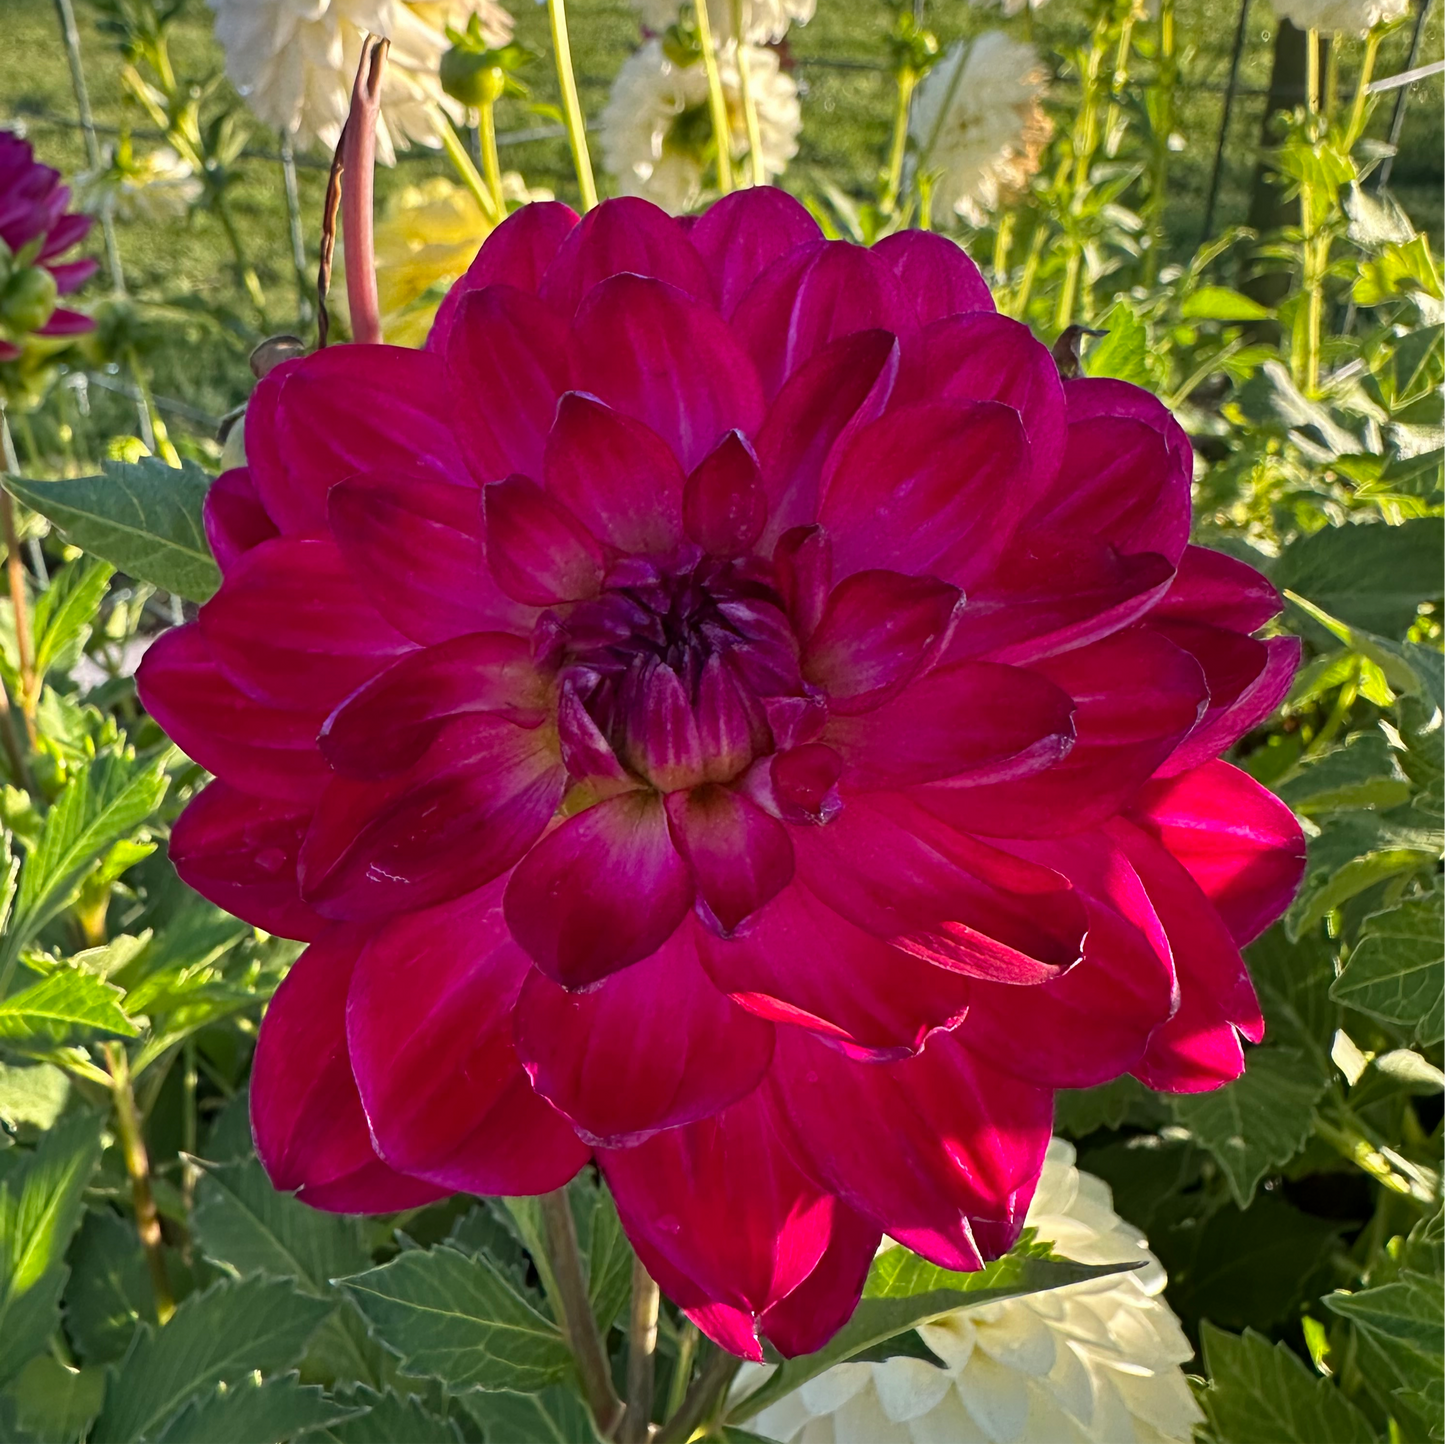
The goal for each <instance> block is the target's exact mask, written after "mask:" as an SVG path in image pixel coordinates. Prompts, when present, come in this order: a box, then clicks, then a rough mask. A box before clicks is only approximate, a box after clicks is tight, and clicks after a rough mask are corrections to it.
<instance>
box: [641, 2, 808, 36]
mask: <svg viewBox="0 0 1445 1444" xmlns="http://www.w3.org/2000/svg"><path fill="white" fill-rule="evenodd" d="M632 8H633V9H634V10H636V11H637V13H638V17H639V19H640V20H641V21H642V23H643V25H644V26H645V27H646V28H647V29H648V30H652V31H657V32H661V31H663V30H666V29H667V28H668V26H669V25H676V24H677V16H678V12H679V11H680V10H681V8H682V7H681V5H680V4H679V0H632ZM817 8H818V0H741V10H742V17H743V23H742V31H743V39H744V40H746V41H748V42H749V43H751V44H753V45H770V44H772V43H773V42H775V41H778V40H781V39H782V38H783V36H784V35H786V34H787V33H788V27H789V26H790V25H806V24H807V23H808V21H810V20H811V19H812V18H813V15H814V12H815V11H816V10H817ZM707 18H708V23H709V24H710V25H711V26H712V33H713V36H714V38H716V39H718V40H731V39H732V38H733V0H708V5H707Z"/></svg>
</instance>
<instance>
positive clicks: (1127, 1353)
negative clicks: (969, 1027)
mask: <svg viewBox="0 0 1445 1444" xmlns="http://www.w3.org/2000/svg"><path fill="white" fill-rule="evenodd" d="M1028 1224H1029V1226H1030V1227H1032V1228H1035V1229H1037V1231H1038V1237H1039V1238H1040V1239H1044V1240H1048V1241H1049V1242H1051V1243H1052V1244H1053V1246H1054V1251H1055V1252H1056V1253H1058V1254H1060V1255H1062V1256H1063V1257H1065V1258H1070V1259H1074V1260H1076V1261H1078V1262H1080V1263H1135V1262H1139V1263H1142V1264H1143V1267H1142V1268H1140V1269H1137V1270H1135V1271H1134V1272H1132V1273H1125V1274H1112V1275H1110V1276H1109V1277H1107V1278H1102V1279H1095V1280H1092V1281H1090V1282H1087V1283H1080V1284H1072V1285H1070V1286H1069V1287H1068V1288H1063V1289H1055V1290H1053V1291H1051V1292H1048V1293H1041V1294H1028V1295H1026V1296H1024V1297H1022V1298H1016V1299H1008V1300H1005V1301H1004V1302H1003V1303H997V1304H985V1305H982V1306H981V1307H979V1308H974V1309H966V1310H960V1311H959V1312H958V1313H956V1314H951V1315H948V1316H946V1317H945V1318H942V1319H939V1320H938V1321H937V1322H936V1323H932V1324H925V1325H924V1326H923V1327H922V1328H921V1329H920V1330H919V1333H920V1334H921V1335H922V1336H923V1340H924V1342H925V1343H926V1344H927V1345H928V1347H929V1348H930V1349H932V1350H933V1352H934V1353H935V1354H937V1355H938V1357H939V1358H940V1359H942V1360H943V1363H944V1367H943V1368H941V1369H940V1368H938V1367H937V1366H935V1365H933V1364H930V1363H927V1362H926V1361H924V1360H922V1359H910V1358H903V1357H898V1358H893V1359H887V1360H885V1361H883V1362H882V1363H869V1364H840V1365H838V1366H837V1367H835V1368H832V1369H829V1370H828V1371H827V1372H826V1373H824V1374H820V1375H819V1376H818V1377H817V1378H816V1379H813V1380H811V1381H810V1382H808V1383H807V1384H805V1385H803V1387H802V1388H801V1389H799V1390H798V1391H797V1392H796V1393H794V1394H790V1395H788V1396H787V1397H786V1398H784V1399H782V1400H780V1401H779V1402H778V1403H776V1404H774V1405H773V1406H772V1407H771V1408H770V1409H766V1410H764V1411H763V1412H762V1413H761V1414H759V1415H758V1417H757V1419H756V1421H754V1423H753V1425H752V1426H751V1427H753V1428H754V1429H756V1431H757V1432H758V1433H759V1434H763V1435H765V1436H767V1437H768V1438H771V1439H777V1440H780V1441H782V1444H841V1441H844V1440H849V1441H863V1440H867V1441H868V1444H936V1441H942V1440H948V1441H950V1444H975V1441H978V1444H982V1441H985V1440H987V1441H989V1444H1060V1441H1063V1440H1071V1441H1077V1444H1084V1441H1089V1444H1126V1441H1128V1444H1164V1441H1180V1444H1185V1441H1188V1440H1189V1439H1190V1438H1191V1437H1192V1435H1193V1431H1194V1426H1195V1424H1196V1423H1198V1422H1200V1420H1201V1419H1202V1418H1203V1415H1202V1414H1201V1413H1200V1411H1199V1407H1198V1405H1196V1404H1195V1402H1194V1398H1193V1395H1192V1394H1191V1393H1190V1392H1189V1385H1188V1384H1187V1383H1186V1381H1185V1378H1184V1371H1183V1370H1182V1369H1181V1368H1180V1365H1181V1364H1182V1363H1183V1362H1184V1361H1185V1360H1187V1359H1188V1358H1189V1357H1190V1355H1191V1354H1192V1353H1193V1350H1192V1349H1191V1347H1190V1345H1189V1341H1188V1340H1187V1339H1186V1338H1185V1337H1184V1332H1183V1330H1182V1329H1181V1328H1180V1327H1179V1321H1178V1320H1177V1319H1176V1318H1175V1317H1174V1314H1173V1313H1172V1311H1171V1310H1170V1308H1169V1305H1168V1304H1166V1303H1165V1302H1164V1300H1163V1298H1162V1297H1161V1295H1162V1293H1163V1289H1164V1284H1165V1275H1164V1270H1163V1269H1162V1268H1161V1267H1160V1265H1159V1261H1158V1260H1157V1259H1156V1258H1155V1257H1154V1255H1153V1254H1152V1253H1150V1252H1149V1249H1148V1246H1147V1244H1146V1242H1145V1240H1144V1239H1143V1238H1142V1237H1141V1236H1140V1234H1139V1231H1138V1230H1137V1229H1136V1228H1133V1227H1132V1226H1131V1225H1129V1224H1127V1223H1125V1222H1124V1220H1123V1219H1121V1218H1120V1217H1119V1216H1118V1214H1116V1213H1115V1212H1114V1209H1113V1206H1112V1199H1111V1196H1110V1193H1109V1189H1108V1186H1107V1185H1106V1184H1104V1183H1103V1182H1101V1181H1100V1180H1099V1179H1097V1178H1095V1177H1093V1175H1091V1174H1088V1173H1082V1172H1080V1171H1079V1170H1078V1169H1077V1168H1075V1167H1074V1150H1073V1147H1072V1146H1071V1145H1070V1144H1068V1143H1066V1142H1064V1140H1063V1139H1061V1138H1056V1139H1054V1140H1053V1142H1052V1143H1051V1144H1050V1145H1049V1152H1048V1156H1047V1158H1046V1160H1045V1162H1044V1170H1043V1175H1042V1177H1041V1178H1040V1180H1039V1187H1038V1191H1037V1193H1035V1195H1034V1201H1033V1204H1032V1205H1031V1206H1030V1208H1029V1213H1028ZM756 1377H757V1374H756V1373H754V1375H753V1379H754V1380H755V1379H756ZM751 1384H752V1381H749V1380H744V1381H743V1383H742V1387H743V1388H744V1389H746V1388H747V1387H751Z"/></svg>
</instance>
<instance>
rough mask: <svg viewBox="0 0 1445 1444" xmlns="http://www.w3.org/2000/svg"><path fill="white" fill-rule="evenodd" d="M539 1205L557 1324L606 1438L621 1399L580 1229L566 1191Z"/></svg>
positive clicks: (544, 1198) (547, 1196) (617, 1415)
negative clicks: (586, 1272) (591, 1293)
mask: <svg viewBox="0 0 1445 1444" xmlns="http://www.w3.org/2000/svg"><path fill="white" fill-rule="evenodd" d="M538 1203H539V1205H540V1207H541V1212H542V1238H543V1246H544V1248H545V1249H546V1252H547V1261H548V1263H549V1264H550V1265H551V1268H552V1276H553V1278H554V1279H555V1280H556V1283H557V1293H556V1296H555V1298H554V1299H553V1303H554V1304H556V1306H557V1313H558V1315H559V1318H558V1322H559V1323H560V1324H561V1325H562V1332H563V1333H564V1334H565V1335H566V1336H567V1340H568V1342H569V1343H570V1344H571V1346H572V1357H573V1359H574V1361H575V1362H576V1365H577V1377H578V1380H579V1382H580V1383H581V1385H582V1394H583V1397H584V1398H585V1399H586V1400H587V1407H588V1408H589V1409H591V1411H592V1417H593V1418H594V1419H595V1420H596V1422H597V1427H598V1429H599V1430H600V1431H601V1432H602V1433H603V1434H604V1435H607V1434H611V1432H612V1430H613V1429H614V1428H616V1427H617V1423H618V1421H619V1419H620V1418H621V1416H622V1400H621V1399H619V1398H618V1397H617V1391H616V1390H615V1389H614V1388H613V1387H612V1370H611V1367H610V1366H609V1364H608V1362H607V1353H606V1351H605V1350H604V1349H603V1347H602V1339H601V1336H600V1335H599V1334H598V1332H597V1319H596V1317H595V1316H594V1315H593V1313H592V1305H591V1303H590V1302H589V1301H588V1298H587V1281H586V1279H585V1278H584V1277H583V1274H582V1258H581V1255H580V1254H579V1252H578V1249H577V1225H576V1224H575V1223H574V1222H573V1219H572V1207H571V1205H570V1204H569V1203H568V1202H567V1190H566V1189H565V1188H559V1189H557V1190H556V1191H555V1192H553V1193H544V1194H543V1195H542V1197H541V1198H540V1199H539V1200H538Z"/></svg>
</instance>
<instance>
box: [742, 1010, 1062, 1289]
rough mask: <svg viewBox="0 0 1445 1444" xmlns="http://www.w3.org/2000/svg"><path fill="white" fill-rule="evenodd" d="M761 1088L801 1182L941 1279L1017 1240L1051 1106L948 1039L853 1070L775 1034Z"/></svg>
mask: <svg viewBox="0 0 1445 1444" xmlns="http://www.w3.org/2000/svg"><path fill="white" fill-rule="evenodd" d="M775 1057H776V1061H775V1063H774V1066H773V1071H772V1073H771V1075H770V1079H769V1083H770V1087H771V1089H772V1092H773V1095H774V1096H775V1097H776V1098H777V1099H778V1100H779V1102H780V1104H781V1106H782V1108H783V1109H784V1111H785V1112H786V1113H787V1116H788V1118H789V1119H790V1120H791V1122H792V1124H793V1127H794V1131H795V1140H794V1146H795V1147H797V1148H799V1149H800V1150H801V1152H802V1155H803V1156H805V1157H806V1159H807V1160H808V1164H809V1171H810V1172H811V1173H813V1174H814V1176H816V1177H817V1178H818V1179H819V1180H820V1181H824V1182H826V1184H827V1186H828V1187H829V1188H831V1189H833V1190H834V1191H835V1192H836V1193H837V1194H838V1196H839V1197H840V1198H841V1199H842V1200H843V1202H844V1203H846V1204H847V1205H848V1206H849V1207H850V1208H852V1209H854V1210H855V1211H856V1212H858V1213H860V1214H862V1215H863V1217H864V1218H867V1219H870V1220H871V1221H872V1222H873V1223H874V1224H875V1225H876V1226H877V1227H879V1228H881V1229H886V1230H887V1231H888V1234H889V1236H890V1237H892V1238H896V1239H897V1240H898V1241H899V1242H900V1243H904V1244H907V1246H908V1247H909V1248H911V1249H913V1251H914V1252H915V1253H920V1254H922V1255H923V1256H924V1258H926V1259H929V1260H931V1261H932V1262H933V1263H936V1264H938V1265H940V1266H941V1267H943V1268H953V1269H976V1268H978V1267H980V1265H981V1263H982V1262H983V1261H985V1260H986V1259H988V1258H991V1257H996V1256H997V1255H998V1254H1000V1253H1003V1252H1005V1251H1006V1250H1007V1249H1008V1248H1010V1247H1011V1246H1012V1245H1013V1243H1014V1242H1015V1241H1016V1240H1017V1238H1018V1235H1019V1232H1020V1231H1021V1229H1022V1228H1023V1222H1024V1215H1025V1213H1026V1211H1027V1208H1028V1202H1029V1198H1030V1196H1031V1195H1032V1193H1033V1187H1034V1183H1035V1181H1036V1180H1037V1178H1038V1173H1039V1170H1040V1168H1041V1167H1042V1166H1043V1159H1044V1153H1045V1151H1046V1150H1047V1148H1048V1145H1049V1136H1050V1132H1051V1128H1052V1124H1053V1094H1052V1092H1051V1091H1050V1090H1048V1089H1046V1088H1036V1087H1030V1086H1029V1085H1028V1084H1026V1083H1022V1082H1020V1081H1019V1080H1018V1079H1016V1078H1012V1077H1009V1076H1008V1075H1007V1074H1004V1073H1000V1072H998V1071H997V1070H996V1069H994V1068H992V1067H990V1066H989V1065H988V1064H987V1063H985V1062H983V1061H982V1060H981V1059H979V1058H977V1057H975V1056H974V1055H973V1054H972V1053H971V1052H970V1051H969V1049H968V1048H967V1047H965V1046H964V1045H963V1043H962V1042H960V1041H959V1039H958V1037H957V1036H956V1035H954V1034H949V1033H939V1034H936V1035H935V1036H934V1037H933V1038H931V1039H930V1040H929V1042H928V1046H927V1047H926V1048H924V1050H923V1051H922V1052H921V1053H920V1054H918V1055H917V1056H916V1057H913V1058H909V1059H906V1060H905V1061H903V1062H899V1063H888V1064H882V1065H879V1066H876V1067H871V1068H860V1067H859V1066H858V1065H857V1064H855V1063H852V1062H850V1061H849V1060H847V1059H845V1058H843V1057H842V1056H841V1055H840V1054H838V1053H837V1052H835V1051H834V1050H833V1049H830V1048H828V1047H826V1046H825V1045H823V1044H822V1043H820V1042H819V1041H818V1040H817V1039H815V1038H811V1037H809V1036H808V1035H807V1034H806V1033H805V1032H803V1031H802V1030H801V1029H797V1028H781V1029H779V1030H778V1041H777V1051H776V1055H775Z"/></svg>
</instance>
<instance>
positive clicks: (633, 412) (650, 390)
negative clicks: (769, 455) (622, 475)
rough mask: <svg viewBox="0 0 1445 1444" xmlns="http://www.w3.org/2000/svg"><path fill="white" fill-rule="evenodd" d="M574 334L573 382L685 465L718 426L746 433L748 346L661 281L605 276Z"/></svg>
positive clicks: (751, 375)
mask: <svg viewBox="0 0 1445 1444" xmlns="http://www.w3.org/2000/svg"><path fill="white" fill-rule="evenodd" d="M579 229H580V228H579ZM699 264H700V263H699ZM573 336H574V340H575V344H576V348H577V377H578V384H579V386H581V387H582V389H584V390H586V391H590V392H592V393H593V394H594V395H596V396H599V397H601V399H602V400H603V401H605V402H607V404H608V405H610V406H614V407H616V408H617V410H619V411H621V412H624V413H625V414H626V415H628V416H631V417H633V418H634V419H636V420H638V421H640V422H642V423H643V424H644V425H645V426H648V427H650V428H651V429H652V430H653V431H655V432H656V433H657V434H658V435H659V436H660V437H662V439H663V440H664V441H665V442H667V444H668V445H669V446H670V447H671V448H672V450H673V452H674V454H675V455H676V456H677V458H678V460H679V461H681V462H682V464H683V466H684V468H686V469H687V470H689V471H690V470H691V469H692V468H693V467H695V466H696V465H697V464H698V462H700V461H701V460H702V459H703V457H705V456H706V455H707V454H708V452H709V451H711V450H712V449H713V447H714V446H716V445H717V443H718V441H719V440H720V439H721V437H722V436H723V435H724V434H725V433H726V432H729V431H732V430H734V429H735V428H736V429H738V430H741V431H743V432H745V433H747V434H749V435H751V434H752V432H753V431H754V430H755V429H756V427H757V424H758V422H759V421H761V420H762V416H763V398H762V394H761V392H760V390H759V388H758V380H757V376H756V374H755V372H754V370H753V366H752V363H751V362H750V361H749V360H748V357H747V353H746V352H745V351H744V350H743V349H742V347H741V346H740V345H739V344H738V342H737V341H736V340H735V339H734V337H733V334H732V332H731V331H730V330H729V329H728V327H727V325H726V323H725V322H724V321H723V320H722V318H721V317H720V316H719V315H718V314H717V312H716V311H714V310H713V309H712V307H711V306H710V305H708V304H706V303H705V302H702V301H698V300H696V299H694V298H693V297H692V296H690V295H688V294H687V293H686V292H684V291H681V290H679V289H678V288H677V287H676V286H671V285H668V284H667V283H666V282H665V281H657V280H651V279H647V278H644V277H642V276H630V275H629V276H614V277H613V278H612V279H611V280H609V281H603V282H602V284H601V285H600V286H597V287H596V288H595V289H594V290H593V291H592V292H591V294H590V295H589V296H588V297H587V300H586V302H585V303H584V304H583V306H582V307H581V309H580V310H579V311H578V312H577V323H576V327H575V330H574V332H573Z"/></svg>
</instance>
